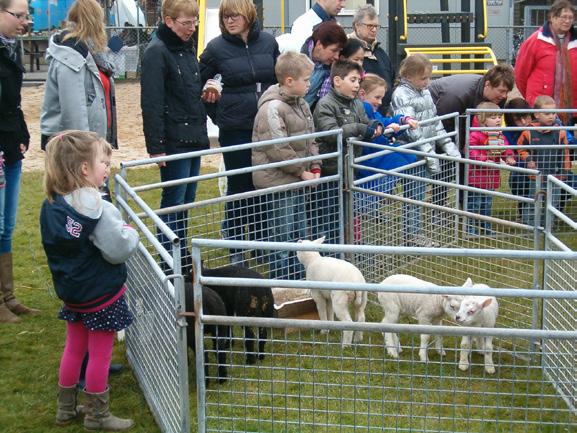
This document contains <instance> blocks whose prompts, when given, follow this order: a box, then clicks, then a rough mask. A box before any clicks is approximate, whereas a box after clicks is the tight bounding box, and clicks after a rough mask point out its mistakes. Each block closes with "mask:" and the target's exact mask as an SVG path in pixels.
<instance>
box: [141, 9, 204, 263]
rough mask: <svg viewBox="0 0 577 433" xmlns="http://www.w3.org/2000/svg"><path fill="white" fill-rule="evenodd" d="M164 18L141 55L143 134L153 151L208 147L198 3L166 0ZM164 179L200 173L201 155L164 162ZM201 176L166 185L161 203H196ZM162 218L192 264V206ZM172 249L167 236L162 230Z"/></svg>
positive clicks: (184, 258) (163, 239)
mask: <svg viewBox="0 0 577 433" xmlns="http://www.w3.org/2000/svg"><path fill="white" fill-rule="evenodd" d="M162 19H163V22H162V23H161V24H160V25H159V27H158V31H157V32H156V36H157V37H156V38H155V39H153V40H152V41H151V42H150V43H149V44H148V46H147V47H146V51H145V52H144V56H143V59H142V74H141V79H140V84H141V107H142V120H143V127H144V138H145V141H146V149H147V151H148V153H149V155H150V156H151V157H152V158H154V157H159V156H165V155H174V154H178V153H184V152H192V151H197V150H202V149H206V148H208V144H209V142H208V134H207V131H206V111H205V108H204V103H203V101H202V100H201V94H202V82H201V79H200V71H199V68H198V62H197V60H196V52H195V50H194V47H193V39H192V35H193V33H194V32H195V29H196V25H197V24H198V5H197V4H196V2H195V1H194V0H188V1H184V2H183V1H179V0H165V1H164V2H163V3H162ZM158 165H159V167H160V179H161V181H162V182H167V181H170V180H177V179H183V178H188V177H193V176H198V174H199V171H200V157H196V158H184V159H177V160H173V161H166V162H160V163H159V164H158ZM196 185H197V183H196V182H192V183H186V184H182V185H176V186H170V187H165V188H163V190H162V196H161V199H160V207H161V208H166V207H171V206H177V205H182V204H186V203H192V202H193V201H194V199H195V196H196ZM161 218H162V219H163V220H164V221H165V222H166V223H167V225H168V226H169V227H170V228H171V229H172V230H173V231H174V233H175V234H176V235H178V236H179V238H180V242H181V244H180V246H181V258H182V263H183V268H184V269H183V273H188V271H189V269H188V268H189V267H190V263H191V260H190V251H189V250H188V248H187V246H186V237H187V228H188V212H187V211H179V212H174V213H170V214H166V215H162V216H161ZM158 238H159V240H160V242H161V243H162V244H163V245H164V247H165V248H166V249H167V250H168V252H169V253H170V252H171V249H170V243H169V242H168V239H167V238H166V237H165V236H164V235H163V234H162V233H160V232H159V233H158Z"/></svg>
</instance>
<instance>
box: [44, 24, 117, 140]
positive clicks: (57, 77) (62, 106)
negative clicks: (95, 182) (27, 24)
mask: <svg viewBox="0 0 577 433" xmlns="http://www.w3.org/2000/svg"><path fill="white" fill-rule="evenodd" d="M65 34H66V32H61V33H57V34H55V35H53V36H52V37H51V38H50V41H49V43H48V49H47V50H46V59H47V61H48V62H49V67H48V76H47V78H46V89H45V91H44V101H43V103H42V114H41V115H40V132H41V133H42V136H43V145H42V147H43V148H44V143H45V142H46V141H47V139H48V138H49V137H51V136H52V135H54V134H56V133H57V132H60V131H64V130H67V129H78V130H81V131H92V132H95V133H97V134H98V135H99V136H101V137H102V138H104V139H106V141H108V142H109V143H110V144H111V145H112V146H113V147H115V148H116V147H117V138H116V100H115V94H114V80H113V79H112V77H110V93H109V95H108V97H109V100H110V104H111V107H110V111H111V116H112V117H111V119H110V120H111V124H110V128H109V127H108V118H107V113H106V95H105V90H104V86H103V84H102V80H101V78H100V72H99V69H98V66H97V64H96V61H95V59H94V57H93V55H92V53H91V52H90V50H89V49H88V47H87V46H86V45H85V44H84V43H82V42H80V41H78V40H77V39H74V38H70V39H67V40H66V41H63V40H62V39H63V37H64V35H65ZM109 73H110V72H109Z"/></svg>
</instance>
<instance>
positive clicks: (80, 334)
mask: <svg viewBox="0 0 577 433" xmlns="http://www.w3.org/2000/svg"><path fill="white" fill-rule="evenodd" d="M115 334H116V332H115V331H90V330H88V329H86V328H85V327H84V325H83V324H82V322H67V325H66V345H65V346H64V353H63V354H62V359H61V361H60V372H59V377H58V382H59V384H60V385H61V386H63V387H71V386H76V384H77V383H78V379H79V378H80V368H81V367H82V360H83V359H84V355H86V352H88V366H87V367H86V391H87V392H90V393H101V392H104V391H106V388H107V387H108V369H109V367H110V360H111V359H112V347H113V346H114V335H115Z"/></svg>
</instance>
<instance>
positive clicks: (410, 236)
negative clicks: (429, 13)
mask: <svg viewBox="0 0 577 433" xmlns="http://www.w3.org/2000/svg"><path fill="white" fill-rule="evenodd" d="M432 70H433V64H432V63H431V61H430V60H429V59H428V58H427V56H425V55H423V54H418V53H417V54H413V55H410V56H409V57H407V58H406V59H405V60H403V62H402V63H401V66H400V69H399V76H400V78H401V81H400V83H399V85H398V86H397V87H396V88H395V90H394V91H393V97H392V101H391V108H392V109H393V111H394V113H395V114H404V115H406V116H410V117H412V118H414V119H416V120H417V121H418V122H419V128H417V129H412V130H407V131H405V134H403V136H404V137H405V140H406V141H408V142H416V141H420V140H427V139H429V140H430V141H425V142H423V143H422V144H420V145H419V146H418V147H417V149H416V150H419V151H421V152H426V153H429V154H431V156H430V157H425V159H426V167H427V168H426V170H425V168H424V167H423V166H419V167H416V168H414V169H412V170H410V172H408V173H407V174H412V175H414V176H418V177H421V178H424V177H427V176H428V175H434V174H438V173H439V171H440V170H441V169H440V166H439V159H438V158H436V157H435V154H436V151H435V147H436V146H435V144H437V147H438V148H440V149H442V150H443V152H444V153H446V154H447V155H449V156H454V157H459V156H461V155H460V153H459V149H458V148H457V146H456V145H455V143H453V142H452V141H451V139H450V138H448V137H447V138H440V139H436V138H435V137H437V136H439V135H444V134H445V133H446V132H445V128H444V127H443V123H442V122H441V121H440V120H438V121H436V122H432V123H431V122H429V123H425V124H424V125H423V124H422V122H425V121H428V120H430V119H432V118H434V117H436V116H437V109H436V107H435V103H434V102H433V98H432V97H431V93H430V92H429V89H428V86H429V82H430V81H431V73H432ZM449 167H454V164H448V165H447V166H446V167H445V168H446V169H449ZM427 171H428V173H427ZM453 174H454V173H451V174H449V175H448V176H447V177H450V176H452V175H453ZM426 187H427V184H426V183H425V182H422V181H419V180H410V179H403V195H404V196H405V197H406V198H410V199H413V200H418V201H423V200H424V199H425V191H426ZM436 204H441V203H436ZM403 222H404V229H403V232H404V233H403V235H404V242H405V244H406V245H407V246H426V247H430V246H434V245H433V243H432V241H431V240H430V239H427V238H425V237H423V236H422V235H421V233H420V232H421V207H420V206H417V205H414V204H411V203H403Z"/></svg>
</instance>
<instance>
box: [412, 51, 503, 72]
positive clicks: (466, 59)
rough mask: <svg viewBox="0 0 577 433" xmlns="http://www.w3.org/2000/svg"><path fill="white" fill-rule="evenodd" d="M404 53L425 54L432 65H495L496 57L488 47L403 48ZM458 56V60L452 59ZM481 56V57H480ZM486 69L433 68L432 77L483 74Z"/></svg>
mask: <svg viewBox="0 0 577 433" xmlns="http://www.w3.org/2000/svg"><path fill="white" fill-rule="evenodd" d="M405 53H406V54H407V56H410V55H411V54H414V53H421V54H425V55H426V56H427V57H429V59H430V60H431V63H433V64H434V65H446V64H460V63H474V64H475V66H477V64H480V63H482V64H489V65H491V66H492V65H496V64H497V57H495V53H494V52H493V50H492V49H491V48H490V47H465V46H463V47H442V46H439V47H405ZM453 56H459V58H453ZM480 56H483V57H480ZM487 70H488V68H486V69H443V68H433V74H434V75H453V74H484V73H485V72H487Z"/></svg>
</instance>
